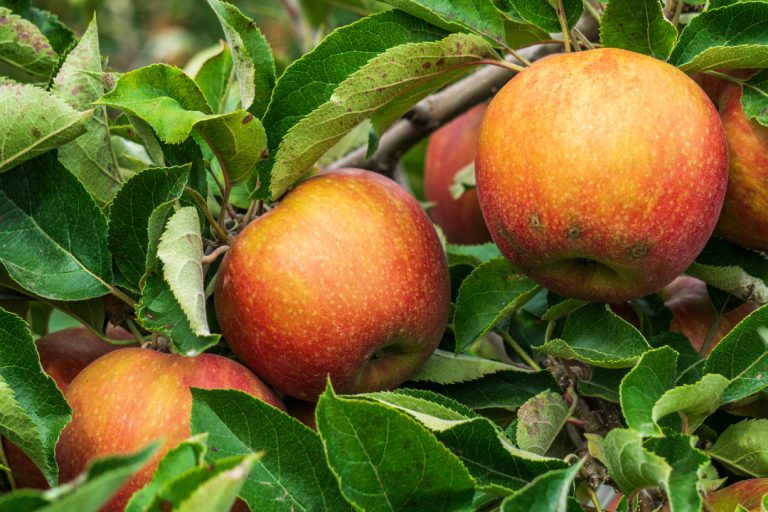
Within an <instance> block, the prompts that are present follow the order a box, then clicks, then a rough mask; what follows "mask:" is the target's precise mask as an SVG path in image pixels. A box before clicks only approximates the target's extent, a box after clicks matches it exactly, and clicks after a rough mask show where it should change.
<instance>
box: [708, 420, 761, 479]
mask: <svg viewBox="0 0 768 512" xmlns="http://www.w3.org/2000/svg"><path fill="white" fill-rule="evenodd" d="M766 439H768V420H764V419H763V420H745V421H741V422H739V423H736V424H735V425H731V426H730V427H728V428H727V429H725V431H724V432H723V433H722V434H720V437H718V438H717V441H715V445H714V446H713V447H712V448H711V449H710V450H709V452H708V453H709V454H710V455H711V456H712V457H714V458H715V459H717V460H719V461H720V462H722V463H723V464H725V465H726V466H728V467H729V468H730V469H731V470H733V471H734V472H736V473H738V474H739V475H745V476H751V477H756V478H757V477H768V444H767V443H766V442H765V440H766Z"/></svg>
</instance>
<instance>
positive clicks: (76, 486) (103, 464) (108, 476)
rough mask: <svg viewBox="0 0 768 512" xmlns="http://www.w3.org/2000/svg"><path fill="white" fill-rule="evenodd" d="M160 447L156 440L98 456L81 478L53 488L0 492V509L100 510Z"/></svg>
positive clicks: (46, 511)
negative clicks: (139, 447) (134, 449)
mask: <svg viewBox="0 0 768 512" xmlns="http://www.w3.org/2000/svg"><path fill="white" fill-rule="evenodd" d="M157 448H158V443H153V444H151V445H149V446H147V447H146V448H144V449H143V450H141V451H139V452H137V453H134V454H130V455H114V456H111V457H104V458H101V459H96V460H94V461H93V462H92V463H91V465H90V466H89V467H88V470H87V471H86V472H85V473H84V474H83V475H81V476H80V477H79V478H78V479H76V480H74V481H73V482H71V483H69V484H65V485H62V486H61V487H57V488H55V489H52V490H50V491H38V490H32V489H23V490H21V491H16V492H13V493H10V494H5V495H3V496H0V512H19V511H20V510H25V511H31V510H36V511H39V512H71V511H73V510H77V511H78V512H98V511H99V510H101V507H102V506H103V505H104V504H106V503H107V501H109V499H110V498H111V497H112V496H113V495H114V494H115V493H116V492H117V491H118V490H119V489H120V487H122V486H123V484H125V482H127V481H128V479H129V478H130V477H131V476H133V475H134V474H135V473H137V472H138V471H139V470H140V469H141V468H142V467H144V465H145V464H147V462H149V460H150V459H151V457H152V454H153V453H154V452H155V451H157ZM22 507H23V508H22Z"/></svg>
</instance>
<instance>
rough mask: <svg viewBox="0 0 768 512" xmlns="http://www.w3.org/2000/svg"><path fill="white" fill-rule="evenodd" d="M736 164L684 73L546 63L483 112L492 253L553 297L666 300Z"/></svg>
mask: <svg viewBox="0 0 768 512" xmlns="http://www.w3.org/2000/svg"><path fill="white" fill-rule="evenodd" d="M727 172H728V160H727V147H726V143H725V134H724V131H723V127H722V124H721V123H720V119H719V116H718V113H717V110H716V109H715V108H714V106H713V105H712V102H711V101H710V100H709V98H707V96H706V94H705V93H704V92H703V91H702V90H701V88H700V87H699V86H698V85H696V83H695V82H694V81H693V80H691V79H690V78H688V76H686V75H685V74H684V73H683V72H681V71H680V70H679V69H677V68H675V67H674V66H671V65H669V64H667V63H665V62H662V61H660V60H658V59H654V58H651V57H648V56H645V55H640V54H637V53H633V52H629V51H625V50H620V49H615V48H605V49H597V50H588V51H583V52H576V53H569V54H559V55H553V56H551V57H547V58H545V59H542V60H539V61H537V62H535V63H534V64H533V65H532V66H530V67H528V68H526V69H525V70H524V71H522V72H521V73H518V74H517V75H516V76H515V77H514V78H513V79H512V80H510V81H509V82H508V83H507V84H506V85H505V86H504V87H503V88H502V89H501V91H499V93H498V94H497V95H496V97H495V98H494V99H493V100H492V101H491V104H490V105H489V107H488V110H487V111H486V113H485V118H484V120H483V124H482V128H481V131H480V139H479V142H478V147H477V156H476V178H477V191H478V196H479V198H480V206H481V207H482V210H483V214H484V216H485V220H486V224H487V226H488V228H489V230H490V232H491V235H492V236H493V240H494V241H495V242H496V244H497V245H498V246H499V248H500V249H501V251H502V253H503V254H504V255H505V256H507V257H508V258H509V259H510V260H511V261H512V262H513V263H514V264H515V265H517V266H518V267H519V268H520V269H521V270H523V271H524V272H526V273H527V274H528V275H530V276H531V277H532V278H533V279H534V280H536V281H537V282H538V283H539V284H541V285H543V286H545V287H546V288H550V289H551V290H553V291H554V292H556V293H558V294H561V295H564V296H567V297H573V298H578V299H586V300H594V301H601V302H621V301H625V300H629V299H633V298H638V297H642V296H644V295H647V294H649V293H652V292H655V291H658V290H660V289H661V288H663V287H664V286H665V285H667V284H668V283H669V282H671V281H672V280H673V279H674V278H675V277H676V276H678V275H679V274H680V273H681V272H682V271H683V270H685V269H686V268H687V267H688V266H689V265H690V264H691V262H692V261H693V260H694V258H695V257H696V256H697V255H698V253H699V252H700V251H701V249H702V248H703V246H704V244H705V243H706V241H707V239H708V238H709V236H710V235H711V233H712V231H713V229H714V227H715V223H716V222H717V218H718V215H719V214H720V210H721V207H722V204H723V198H724V195H725V188H726V183H727Z"/></svg>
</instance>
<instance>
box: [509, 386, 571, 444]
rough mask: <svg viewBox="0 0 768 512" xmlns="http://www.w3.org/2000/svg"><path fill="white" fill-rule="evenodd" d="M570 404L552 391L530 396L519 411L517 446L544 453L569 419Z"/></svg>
mask: <svg viewBox="0 0 768 512" xmlns="http://www.w3.org/2000/svg"><path fill="white" fill-rule="evenodd" d="M568 416H569V410H568V404H566V403H565V400H564V399H563V397H562V396H561V395H560V394H558V393H554V392H552V391H549V390H547V391H544V392H542V393H539V394H538V395H536V396H534V397H532V398H530V399H529V400H528V401H527V402H525V403H524V404H523V405H522V406H521V407H520V409H519V410H518V411H517V419H518V422H517V446H519V447H520V448H521V449H523V450H525V451H528V452H533V453H537V454H539V455H544V454H545V453H547V450H549V447H550V446H552V443H553V442H554V440H555V438H556V437H557V435H558V434H559V433H560V431H561V430H562V428H563V427H564V426H565V422H566V420H567V419H568Z"/></svg>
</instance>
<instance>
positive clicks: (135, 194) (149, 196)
mask: <svg viewBox="0 0 768 512" xmlns="http://www.w3.org/2000/svg"><path fill="white" fill-rule="evenodd" d="M189 169H190V165H189V164H187V165H184V166H179V167H162V168H150V169H147V170H145V171H142V172H140V173H139V174H136V175H135V176H134V177H133V178H131V179H130V180H128V182H127V183H126V184H125V186H124V187H123V188H122V189H120V191H119V192H118V193H117V195H116V196H115V199H114V201H113V202H112V205H111V207H110V215H109V248H110V249H111V251H112V255H113V256H114V258H115V265H116V266H117V268H118V270H120V274H122V276H123V278H124V279H125V280H126V281H127V282H128V283H129V284H130V286H131V287H132V288H133V289H134V290H137V291H138V289H139V288H140V283H141V280H142V278H143V277H144V275H145V273H146V272H147V271H148V270H150V269H151V268H153V267H154V260H155V253H156V250H157V243H158V241H159V240H160V234H161V233H162V229H163V226H164V225H165V219H166V216H167V214H168V212H169V211H170V209H171V206H172V205H173V203H174V201H176V200H177V199H179V197H181V194H182V192H183V191H184V185H185V184H186V182H187V180H188V179H189Z"/></svg>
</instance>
